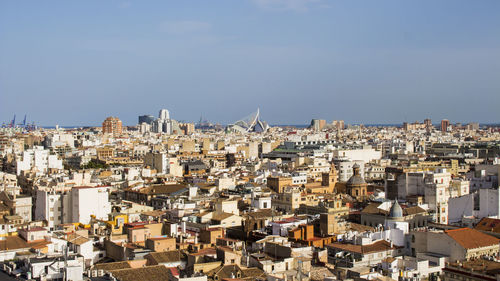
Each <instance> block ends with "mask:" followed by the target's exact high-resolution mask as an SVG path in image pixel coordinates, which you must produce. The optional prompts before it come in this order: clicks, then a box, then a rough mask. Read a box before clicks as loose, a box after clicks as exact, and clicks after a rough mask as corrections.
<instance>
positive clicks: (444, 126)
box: [441, 119, 450, 132]
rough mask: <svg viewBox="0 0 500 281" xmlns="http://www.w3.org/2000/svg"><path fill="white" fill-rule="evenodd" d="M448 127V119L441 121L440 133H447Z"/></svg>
mask: <svg viewBox="0 0 500 281" xmlns="http://www.w3.org/2000/svg"><path fill="white" fill-rule="evenodd" d="M448 127H450V120H448V119H443V120H441V131H442V132H446V131H448Z"/></svg>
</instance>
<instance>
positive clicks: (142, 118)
mask: <svg viewBox="0 0 500 281" xmlns="http://www.w3.org/2000/svg"><path fill="white" fill-rule="evenodd" d="M153 121H155V117H154V116H153V115H141V116H139V124H142V123H147V124H149V125H151V124H152V123H153Z"/></svg>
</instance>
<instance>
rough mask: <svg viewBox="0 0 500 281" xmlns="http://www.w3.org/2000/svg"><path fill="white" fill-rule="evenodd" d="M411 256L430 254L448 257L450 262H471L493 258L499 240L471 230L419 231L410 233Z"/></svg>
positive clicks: (497, 248)
mask: <svg viewBox="0 0 500 281" xmlns="http://www.w3.org/2000/svg"><path fill="white" fill-rule="evenodd" d="M410 234H411V235H410V236H411V239H410V240H411V243H410V247H411V255H412V256H415V254H416V253H423V252H430V253H436V254H440V255H444V256H447V257H449V260H450V261H456V260H471V259H477V258H480V257H482V256H488V257H494V256H496V255H497V254H498V252H499V247H500V246H499V244H498V243H499V242H500V240H499V239H498V238H496V237H493V236H491V235H488V234H485V233H483V232H481V231H478V230H475V229H471V228H459V229H452V230H446V231H432V230H425V229H419V230H416V231H412V232H410Z"/></svg>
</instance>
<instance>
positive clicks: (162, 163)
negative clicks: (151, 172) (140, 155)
mask: <svg viewBox="0 0 500 281" xmlns="http://www.w3.org/2000/svg"><path fill="white" fill-rule="evenodd" d="M144 165H145V166H149V167H151V168H153V169H155V170H156V172H157V173H158V174H163V175H167V174H168V175H173V176H176V177H182V173H183V170H182V166H181V165H180V164H179V161H178V159H177V158H175V157H169V156H168V154H167V153H166V152H149V153H147V154H146V156H145V157H144Z"/></svg>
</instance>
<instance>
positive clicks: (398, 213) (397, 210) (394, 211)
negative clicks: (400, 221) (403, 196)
mask: <svg viewBox="0 0 500 281" xmlns="http://www.w3.org/2000/svg"><path fill="white" fill-rule="evenodd" d="M389 217H391V218H401V217H403V208H401V206H400V205H399V203H398V200H395V202H394V204H392V206H391V209H390V210H389Z"/></svg>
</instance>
